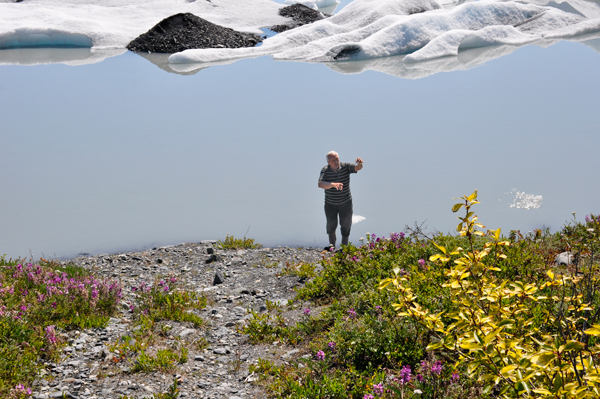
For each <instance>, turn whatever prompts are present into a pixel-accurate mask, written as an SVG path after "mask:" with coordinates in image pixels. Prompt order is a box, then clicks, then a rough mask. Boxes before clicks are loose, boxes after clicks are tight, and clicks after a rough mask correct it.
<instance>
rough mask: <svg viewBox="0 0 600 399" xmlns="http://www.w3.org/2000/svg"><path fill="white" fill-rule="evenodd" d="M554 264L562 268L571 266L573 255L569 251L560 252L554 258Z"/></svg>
mask: <svg viewBox="0 0 600 399" xmlns="http://www.w3.org/2000/svg"><path fill="white" fill-rule="evenodd" d="M554 263H556V264H557V265H563V266H568V265H571V264H572V263H573V254H572V253H571V252H569V251H566V252H561V253H559V254H558V255H556V257H555V258H554Z"/></svg>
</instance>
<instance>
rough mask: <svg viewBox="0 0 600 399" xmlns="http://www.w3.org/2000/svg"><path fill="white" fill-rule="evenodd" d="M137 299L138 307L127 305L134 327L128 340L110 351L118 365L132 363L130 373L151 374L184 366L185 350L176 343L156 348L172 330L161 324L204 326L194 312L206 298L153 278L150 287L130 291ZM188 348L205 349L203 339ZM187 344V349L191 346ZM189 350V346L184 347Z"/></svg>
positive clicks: (171, 280) (170, 279) (169, 279)
mask: <svg viewBox="0 0 600 399" xmlns="http://www.w3.org/2000/svg"><path fill="white" fill-rule="evenodd" d="M132 289H133V291H134V292H135V293H136V295H137V300H138V306H137V307H136V306H134V305H133V304H132V305H130V309H131V311H132V312H133V313H134V318H135V319H134V324H135V327H134V328H133V330H132V332H131V336H124V337H123V338H122V339H121V342H118V343H116V344H114V345H112V347H111V348H110V349H111V351H112V352H114V353H116V354H117V356H116V359H117V360H118V361H119V362H120V361H123V360H127V359H132V361H133V362H134V365H133V367H132V369H131V372H134V373H135V372H145V373H147V372H152V371H163V372H164V371H168V370H172V369H173V368H175V367H176V366H177V364H182V363H186V362H187V354H188V351H189V349H188V347H187V346H186V343H185V342H184V341H182V340H177V341H176V342H175V343H174V344H173V345H172V347H170V348H160V345H157V343H158V341H159V340H160V339H161V338H166V337H169V334H170V331H171V329H172V327H171V326H170V325H169V324H166V323H165V322H168V321H179V322H188V323H190V324H192V325H193V326H194V327H203V326H205V322H204V320H202V319H201V318H200V316H198V315H197V314H195V313H194V311H197V310H201V309H203V308H204V307H206V297H205V296H204V295H199V294H196V293H194V292H190V291H188V290H185V289H181V288H179V287H178V280H177V278H175V277H173V276H171V277H164V278H157V279H156V280H155V281H154V282H153V283H152V285H148V284H146V283H144V282H142V283H141V284H140V285H139V286H137V287H133V288H132ZM191 344H195V347H196V348H203V347H205V346H206V345H207V342H206V340H205V339H204V338H202V337H201V338H198V339H197V340H196V341H194V342H193V343H191ZM191 344H190V345H191ZM188 346H189V345H188ZM151 347H158V349H157V351H156V355H155V356H152V355H150V354H149V353H150V352H149V351H150V348H151Z"/></svg>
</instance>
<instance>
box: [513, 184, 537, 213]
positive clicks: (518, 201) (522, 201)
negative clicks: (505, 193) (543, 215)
mask: <svg viewBox="0 0 600 399" xmlns="http://www.w3.org/2000/svg"><path fill="white" fill-rule="evenodd" d="M509 194H514V195H515V197H514V199H513V202H512V204H510V207H511V208H519V209H525V210H530V209H538V208H539V207H540V206H542V201H543V200H544V198H543V197H542V196H541V195H535V194H527V193H526V192H525V191H518V190H517V189H514V188H513V189H512V191H511V192H510V193H509Z"/></svg>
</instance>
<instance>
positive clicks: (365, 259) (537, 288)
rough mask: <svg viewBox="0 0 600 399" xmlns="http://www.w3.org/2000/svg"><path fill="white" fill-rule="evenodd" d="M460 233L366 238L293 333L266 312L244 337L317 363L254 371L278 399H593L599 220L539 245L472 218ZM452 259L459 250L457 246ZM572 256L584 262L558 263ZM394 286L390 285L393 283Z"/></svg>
mask: <svg viewBox="0 0 600 399" xmlns="http://www.w3.org/2000/svg"><path fill="white" fill-rule="evenodd" d="M476 199H477V193H476V192H475V193H473V194H472V195H471V196H465V197H463V198H462V202H461V203H459V204H457V205H455V206H454V207H453V210H454V211H455V212H456V211H459V210H461V209H466V212H465V216H464V217H460V218H459V219H460V224H459V226H458V231H459V233H460V234H458V235H457V236H453V235H445V234H437V235H435V236H434V237H433V239H428V238H426V237H424V236H421V237H419V236H413V237H410V238H409V237H407V236H405V234H403V233H399V234H396V233H393V234H391V235H390V237H388V238H385V237H376V236H375V235H371V234H367V239H366V240H365V243H364V245H362V246H361V247H358V248H357V247H355V246H353V245H349V246H347V247H344V248H343V251H341V252H340V253H337V254H335V255H333V256H331V257H327V258H325V259H324V260H323V261H322V262H321V266H322V268H323V269H322V270H321V271H320V272H319V273H315V272H314V270H315V269H314V268H308V267H305V266H302V265H298V266H295V265H287V266H286V267H285V268H284V274H293V275H300V274H302V275H303V277H306V278H310V279H309V280H308V282H307V283H306V285H305V286H304V287H302V288H299V289H297V298H296V300H294V303H299V302H300V301H309V303H311V305H309V306H308V307H306V308H305V309H304V310H303V316H302V317H301V319H300V320H298V321H297V322H296V323H289V321H288V320H286V319H285V318H284V317H283V314H284V313H283V312H282V309H280V308H279V307H277V306H274V304H269V306H268V311H267V312H266V313H263V314H257V313H252V317H251V318H250V320H249V321H248V323H247V325H246V326H245V327H244V328H243V332H245V333H246V334H248V335H249V338H250V339H251V340H252V341H253V342H273V341H281V342H284V343H287V344H289V345H295V346H296V348H298V349H300V350H301V353H300V354H302V353H308V354H310V356H309V358H307V356H303V357H301V358H298V359H297V360H296V361H289V362H288V363H280V362H272V361H269V360H266V359H260V360H259V361H258V363H257V364H254V365H252V366H251V368H250V371H251V372H255V374H257V375H258V376H259V378H260V380H259V383H260V384H262V385H264V386H265V387H266V388H267V390H268V391H269V393H270V394H271V395H272V396H273V397H276V398H298V399H299V398H307V399H310V398H315V399H316V398H355V399H372V398H376V397H380V398H442V397H443V398H495V397H504V398H538V397H539V398H542V397H544V398H546V397H548V398H564V399H568V398H592V397H598V396H599V395H600V393H599V392H598V391H599V389H600V387H599V386H597V384H598V383H600V373H598V372H597V371H596V367H597V366H596V365H597V362H598V355H599V351H598V347H597V342H596V336H597V335H600V322H599V321H598V320H597V317H598V314H600V311H599V309H600V297H599V295H598V294H597V292H596V291H597V288H596V287H598V285H599V284H600V279H599V278H598V272H597V266H598V258H597V256H598V249H600V240H599V238H598V234H599V231H600V218H598V217H597V216H594V215H589V216H587V217H586V220H585V222H578V221H576V220H573V221H572V222H570V223H569V224H568V225H567V226H565V227H564V228H563V229H562V231H560V232H557V233H550V232H549V231H548V230H546V231H542V230H536V231H534V232H533V233H530V234H528V235H525V236H524V235H522V234H521V233H520V232H518V231H511V232H510V234H509V237H507V238H504V237H503V236H502V235H501V232H500V230H492V231H483V230H482V229H484V226H482V225H481V224H479V223H478V221H477V217H476V216H475V215H474V213H473V212H472V209H471V207H472V206H473V205H475V204H476V203H477V200H476ZM447 248H451V249H447ZM566 250H570V251H572V252H574V254H575V256H574V264H573V265H571V266H561V267H558V266H555V265H554V264H553V260H554V258H555V256H556V254H558V253H560V252H563V251H566ZM390 276H391V277H390Z"/></svg>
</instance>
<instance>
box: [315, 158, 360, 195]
mask: <svg viewBox="0 0 600 399" xmlns="http://www.w3.org/2000/svg"><path fill="white" fill-rule="evenodd" d="M350 173H356V168H355V167H354V165H353V164H351V163H345V162H340V167H339V168H338V170H337V171H334V170H333V169H331V166H329V165H327V166H325V167H324V168H323V169H321V174H320V175H319V183H320V182H322V181H324V182H328V183H342V184H343V185H344V188H343V189H342V190H338V189H336V188H329V189H327V190H325V203H327V204H331V205H339V204H343V203H344V202H346V201H350V200H351V199H352V194H351V193H350Z"/></svg>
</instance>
